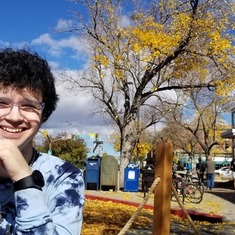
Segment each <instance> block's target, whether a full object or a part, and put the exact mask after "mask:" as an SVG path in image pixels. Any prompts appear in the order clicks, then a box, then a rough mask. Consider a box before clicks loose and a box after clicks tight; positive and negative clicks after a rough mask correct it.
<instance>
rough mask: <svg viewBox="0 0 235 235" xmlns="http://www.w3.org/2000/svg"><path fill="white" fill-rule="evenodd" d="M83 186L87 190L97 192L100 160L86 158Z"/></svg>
mask: <svg viewBox="0 0 235 235" xmlns="http://www.w3.org/2000/svg"><path fill="white" fill-rule="evenodd" d="M85 185H86V189H87V190H99V188H100V158H87V160H86V172H85Z"/></svg>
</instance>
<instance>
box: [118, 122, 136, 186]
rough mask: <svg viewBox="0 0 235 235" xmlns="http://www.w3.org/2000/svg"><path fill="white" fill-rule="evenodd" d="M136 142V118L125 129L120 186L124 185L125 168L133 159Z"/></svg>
mask: <svg viewBox="0 0 235 235" xmlns="http://www.w3.org/2000/svg"><path fill="white" fill-rule="evenodd" d="M135 143H136V128H135V125H134V120H133V121H132V122H130V123H129V124H128V125H126V126H125V128H124V129H123V141H122V146H121V156H120V171H119V188H123V187H124V169H125V167H126V166H127V165H128V163H129V162H130V161H131V160H132V154H133V150H134V147H135Z"/></svg>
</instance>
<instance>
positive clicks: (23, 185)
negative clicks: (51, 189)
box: [13, 170, 44, 192]
mask: <svg viewBox="0 0 235 235" xmlns="http://www.w3.org/2000/svg"><path fill="white" fill-rule="evenodd" d="M43 186H44V179H43V175H42V173H41V172H40V171H38V170H35V171H33V173H32V175H29V176H27V177H25V178H23V179H20V180H18V181H16V182H14V183H13V190H14V192H16V191H19V190H22V189H27V188H36V189H39V190H42V187H43Z"/></svg>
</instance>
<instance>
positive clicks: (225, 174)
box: [215, 166, 232, 179]
mask: <svg viewBox="0 0 235 235" xmlns="http://www.w3.org/2000/svg"><path fill="white" fill-rule="evenodd" d="M215 174H216V176H217V177H220V178H222V179H223V178H227V179H232V171H231V170H229V167H227V166H224V167H221V168H220V169H218V170H215Z"/></svg>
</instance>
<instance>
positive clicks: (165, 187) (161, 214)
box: [153, 142, 173, 235]
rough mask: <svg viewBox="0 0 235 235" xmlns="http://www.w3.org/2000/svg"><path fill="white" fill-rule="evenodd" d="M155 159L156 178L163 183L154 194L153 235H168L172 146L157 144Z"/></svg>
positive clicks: (167, 143)
mask: <svg viewBox="0 0 235 235" xmlns="http://www.w3.org/2000/svg"><path fill="white" fill-rule="evenodd" d="M155 158H156V168H155V177H158V176H159V177H160V178H161V182H160V184H159V185H158V187H157V188H156V189H155V192H154V212H153V213H154V218H153V235H168V234H170V212H171V178H172V160H173V147H172V144H171V143H169V142H161V143H159V144H157V146H156V153H155Z"/></svg>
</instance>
